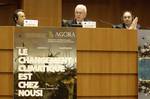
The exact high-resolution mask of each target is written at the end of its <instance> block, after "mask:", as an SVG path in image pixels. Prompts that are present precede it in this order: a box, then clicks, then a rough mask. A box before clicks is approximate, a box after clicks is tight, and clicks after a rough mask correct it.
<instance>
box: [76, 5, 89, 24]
mask: <svg viewBox="0 0 150 99" xmlns="http://www.w3.org/2000/svg"><path fill="white" fill-rule="evenodd" d="M86 15H87V8H86V6H85V5H83V4H78V5H77V6H76V7H75V19H76V20H77V21H79V22H81V21H83V20H84V19H85V18H86Z"/></svg>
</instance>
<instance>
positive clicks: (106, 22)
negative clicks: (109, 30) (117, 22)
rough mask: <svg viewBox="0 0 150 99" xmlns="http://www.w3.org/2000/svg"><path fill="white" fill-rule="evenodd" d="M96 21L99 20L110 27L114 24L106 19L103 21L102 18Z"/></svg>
mask: <svg viewBox="0 0 150 99" xmlns="http://www.w3.org/2000/svg"><path fill="white" fill-rule="evenodd" d="M98 21H99V22H101V23H103V24H106V25H109V26H111V27H113V25H114V24H112V23H110V22H108V21H104V20H102V19H99V20H98Z"/></svg>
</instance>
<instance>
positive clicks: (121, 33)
mask: <svg viewBox="0 0 150 99" xmlns="http://www.w3.org/2000/svg"><path fill="white" fill-rule="evenodd" d="M136 35H137V34H136V31H134V30H118V29H111V28H110V29H106V28H96V29H86V28H84V29H80V28H78V29H77V50H94V51H96V50H102V51H137V40H136V37H137V36H136ZM133 37H134V38H133Z"/></svg>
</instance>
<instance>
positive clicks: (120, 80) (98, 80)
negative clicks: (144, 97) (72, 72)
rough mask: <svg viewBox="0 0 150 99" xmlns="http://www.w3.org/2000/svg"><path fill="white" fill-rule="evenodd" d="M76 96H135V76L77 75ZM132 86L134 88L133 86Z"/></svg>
mask: <svg viewBox="0 0 150 99" xmlns="http://www.w3.org/2000/svg"><path fill="white" fill-rule="evenodd" d="M77 84H78V85H79V86H78V87H77V88H78V91H77V94H78V96H136V95H137V90H136V89H137V88H136V85H137V76H136V75H92V74H87V75H85V74H84V75H78V82H77ZM133 85H134V86H133Z"/></svg>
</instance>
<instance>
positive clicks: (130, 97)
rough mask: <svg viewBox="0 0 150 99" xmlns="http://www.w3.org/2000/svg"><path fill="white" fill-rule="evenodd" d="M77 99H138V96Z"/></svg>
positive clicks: (85, 98)
mask: <svg viewBox="0 0 150 99" xmlns="http://www.w3.org/2000/svg"><path fill="white" fill-rule="evenodd" d="M77 99H137V97H136V96H129V97H127V96H122V97H111V96H110V97H78V98H77Z"/></svg>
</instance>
